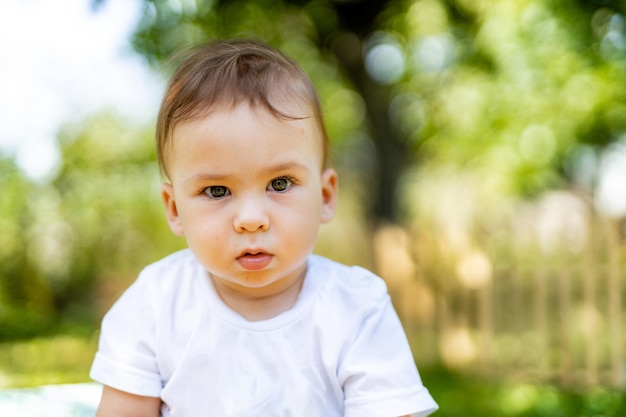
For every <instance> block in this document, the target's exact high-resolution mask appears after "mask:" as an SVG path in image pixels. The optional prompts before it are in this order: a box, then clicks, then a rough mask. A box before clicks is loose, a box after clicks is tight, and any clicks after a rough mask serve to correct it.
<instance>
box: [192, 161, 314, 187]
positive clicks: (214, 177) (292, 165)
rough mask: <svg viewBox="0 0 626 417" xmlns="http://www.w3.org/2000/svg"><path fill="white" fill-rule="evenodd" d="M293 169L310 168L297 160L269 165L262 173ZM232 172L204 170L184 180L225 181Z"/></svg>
mask: <svg viewBox="0 0 626 417" xmlns="http://www.w3.org/2000/svg"><path fill="white" fill-rule="evenodd" d="M292 170H308V168H307V166H306V165H305V164H302V163H300V162H296V161H289V162H281V163H278V164H276V165H272V166H269V167H267V168H265V169H263V171H262V174H272V173H276V172H284V171H292ZM231 176H232V175H230V174H221V173H210V172H203V173H200V174H196V175H192V176H191V177H189V178H187V179H185V180H184V182H186V183H189V182H195V181H218V182H219V181H223V180H226V179H228V178H229V177H231Z"/></svg>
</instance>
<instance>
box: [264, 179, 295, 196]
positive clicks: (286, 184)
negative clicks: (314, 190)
mask: <svg viewBox="0 0 626 417" xmlns="http://www.w3.org/2000/svg"><path fill="white" fill-rule="evenodd" d="M292 185H293V182H292V181H291V180H290V179H289V178H284V177H283V178H276V179H275V180H272V182H270V185H269V187H268V188H269V189H270V190H272V191H277V192H279V193H281V192H283V191H287V190H288V189H289V188H291V186H292Z"/></svg>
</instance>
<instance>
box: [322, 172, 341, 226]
mask: <svg viewBox="0 0 626 417" xmlns="http://www.w3.org/2000/svg"><path fill="white" fill-rule="evenodd" d="M338 187H339V177H338V176H337V172H336V171H335V170H334V169H332V168H328V169H326V170H324V172H322V215H321V218H320V220H321V222H322V223H328V222H329V221H331V220H332V219H333V217H335V210H336V209H337V198H338V192H339V188H338Z"/></svg>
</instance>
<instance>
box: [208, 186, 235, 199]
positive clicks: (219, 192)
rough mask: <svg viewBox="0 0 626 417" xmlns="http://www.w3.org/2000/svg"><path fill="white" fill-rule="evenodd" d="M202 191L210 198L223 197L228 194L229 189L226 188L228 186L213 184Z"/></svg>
mask: <svg viewBox="0 0 626 417" xmlns="http://www.w3.org/2000/svg"><path fill="white" fill-rule="evenodd" d="M204 193H205V194H206V195H207V196H209V197H210V198H215V199H218V198H224V197H226V196H227V195H229V194H230V191H229V190H228V188H226V187H224V186H223V185H213V186H211V187H207V188H206V189H205V190H204Z"/></svg>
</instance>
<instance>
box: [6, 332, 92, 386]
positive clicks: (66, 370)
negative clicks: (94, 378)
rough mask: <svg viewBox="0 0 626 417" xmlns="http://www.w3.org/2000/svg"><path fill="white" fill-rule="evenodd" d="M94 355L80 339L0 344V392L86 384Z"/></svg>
mask: <svg viewBox="0 0 626 417" xmlns="http://www.w3.org/2000/svg"><path fill="white" fill-rule="evenodd" d="M95 351H96V340H95V338H88V337H84V336H80V335H58V336H51V337H45V338H43V337H42V338H36V339H32V340H27V341H18V342H5V343H0V388H24V387H34V386H38V385H48V384H66V383H76V382H87V381H89V367H90V366H91V361H92V360H93V355H94V353H95Z"/></svg>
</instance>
